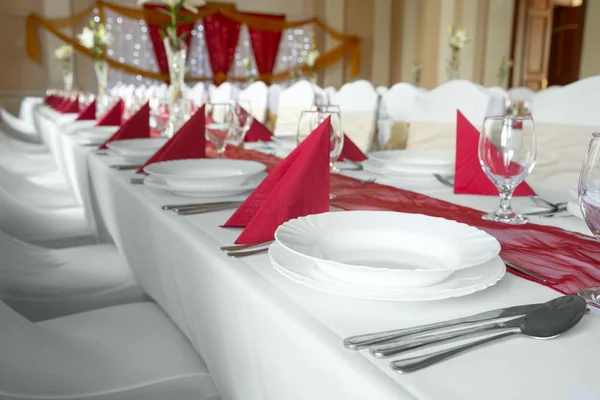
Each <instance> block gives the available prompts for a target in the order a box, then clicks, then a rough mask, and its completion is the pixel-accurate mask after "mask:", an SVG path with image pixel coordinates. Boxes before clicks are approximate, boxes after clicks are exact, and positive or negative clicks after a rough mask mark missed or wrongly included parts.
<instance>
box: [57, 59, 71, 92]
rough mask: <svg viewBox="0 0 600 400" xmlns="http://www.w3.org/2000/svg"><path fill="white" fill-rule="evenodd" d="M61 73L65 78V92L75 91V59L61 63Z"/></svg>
mask: <svg viewBox="0 0 600 400" xmlns="http://www.w3.org/2000/svg"><path fill="white" fill-rule="evenodd" d="M60 72H61V73H62V78H63V87H64V90H65V92H71V91H72V90H73V59H72V58H67V59H64V60H61V61H60Z"/></svg>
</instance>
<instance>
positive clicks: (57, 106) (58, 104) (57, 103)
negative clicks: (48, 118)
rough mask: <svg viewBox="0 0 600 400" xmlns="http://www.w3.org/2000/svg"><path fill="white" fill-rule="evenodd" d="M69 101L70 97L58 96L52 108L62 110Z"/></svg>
mask: <svg viewBox="0 0 600 400" xmlns="http://www.w3.org/2000/svg"><path fill="white" fill-rule="evenodd" d="M67 101H69V99H68V98H66V97H62V96H58V97H57V98H56V100H55V101H54V103H53V104H52V108H54V109H55V110H56V111H60V110H61V109H62V108H63V107H64V105H65V104H66V103H67Z"/></svg>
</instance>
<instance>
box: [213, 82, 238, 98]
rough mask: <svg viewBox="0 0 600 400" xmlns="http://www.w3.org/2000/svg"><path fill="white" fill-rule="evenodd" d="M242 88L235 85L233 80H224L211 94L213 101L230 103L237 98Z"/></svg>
mask: <svg viewBox="0 0 600 400" xmlns="http://www.w3.org/2000/svg"><path fill="white" fill-rule="evenodd" d="M239 92H240V89H239V88H238V87H237V86H234V85H233V84H232V83H231V82H223V83H222V84H221V85H219V87H218V88H216V89H215V91H214V92H213V93H211V95H210V102H211V103H229V102H230V101H232V100H235V99H237V96H238V94H239Z"/></svg>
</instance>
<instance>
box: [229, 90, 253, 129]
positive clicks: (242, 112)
mask: <svg viewBox="0 0 600 400" xmlns="http://www.w3.org/2000/svg"><path fill="white" fill-rule="evenodd" d="M234 110H235V112H234V125H235V126H236V128H237V129H239V130H241V131H243V135H244V136H245V135H246V133H247V132H248V131H249V130H250V127H251V126H252V122H254V117H253V115H252V104H251V103H250V100H246V99H239V100H237V102H236V105H235V109H234Z"/></svg>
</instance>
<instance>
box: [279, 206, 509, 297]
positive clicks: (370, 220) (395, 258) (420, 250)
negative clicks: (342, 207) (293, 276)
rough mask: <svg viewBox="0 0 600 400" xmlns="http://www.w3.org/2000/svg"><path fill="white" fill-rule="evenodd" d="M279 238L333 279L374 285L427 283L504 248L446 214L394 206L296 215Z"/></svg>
mask: <svg viewBox="0 0 600 400" xmlns="http://www.w3.org/2000/svg"><path fill="white" fill-rule="evenodd" d="M275 240H276V241H277V242H278V243H279V244H281V245H282V246H283V247H285V248H286V249H288V250H290V251H292V252H294V253H296V254H298V255H300V256H303V257H306V258H308V259H310V260H312V261H314V262H315V263H316V264H317V265H318V266H319V267H320V268H321V269H322V270H323V272H325V273H326V274H328V275H330V276H331V277H332V278H334V279H337V280H340V281H344V282H347V283H351V284H360V285H361V286H371V287H394V288H400V287H405V288H408V287H412V288H416V287H426V286H430V285H434V284H436V283H439V282H441V281H443V280H444V279H446V278H448V277H449V276H450V275H451V274H452V273H453V272H455V271H457V270H460V269H465V268H469V267H473V266H475V265H480V264H482V263H485V262H487V261H489V260H491V259H493V258H495V257H496V256H498V254H499V253H500V243H499V242H498V240H496V238H494V237H493V236H491V235H489V234H488V233H486V232H484V231H482V230H480V229H477V228H474V227H471V226H469V225H466V224H462V223H459V222H456V221H451V220H448V219H444V218H436V217H430V216H427V215H422V214H408V213H399V212H393V211H346V212H343V213H340V212H326V213H322V214H313V215H309V216H306V217H301V218H296V219H292V220H290V221H288V222H286V223H284V224H282V225H281V226H279V228H277V230H276V231H275Z"/></svg>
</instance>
